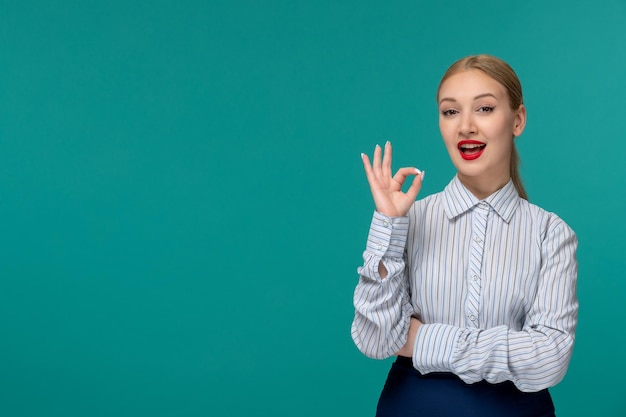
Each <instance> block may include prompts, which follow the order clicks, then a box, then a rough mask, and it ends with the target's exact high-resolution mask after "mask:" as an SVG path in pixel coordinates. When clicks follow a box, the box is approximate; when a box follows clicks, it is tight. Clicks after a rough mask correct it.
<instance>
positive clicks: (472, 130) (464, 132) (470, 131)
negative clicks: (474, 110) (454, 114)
mask: <svg viewBox="0 0 626 417" xmlns="http://www.w3.org/2000/svg"><path fill="white" fill-rule="evenodd" d="M460 122H461V123H460V124H459V137H463V138H467V137H470V136H473V135H475V134H476V125H475V124H474V118H473V117H472V114H471V112H466V113H465V114H463V115H462V117H461V119H460Z"/></svg>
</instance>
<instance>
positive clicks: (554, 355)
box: [413, 324, 574, 391]
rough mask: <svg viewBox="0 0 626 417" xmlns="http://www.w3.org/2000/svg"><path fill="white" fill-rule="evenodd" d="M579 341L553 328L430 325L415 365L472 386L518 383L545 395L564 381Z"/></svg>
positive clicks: (419, 341)
mask: <svg viewBox="0 0 626 417" xmlns="http://www.w3.org/2000/svg"><path fill="white" fill-rule="evenodd" d="M573 342H574V337H573V334H571V333H567V332H563V331H561V330H557V329H550V328H547V327H536V328H534V329H525V330H523V331H512V330H510V329H508V328H507V327H506V326H499V327H495V328H492V329H487V330H479V329H468V328H459V327H454V326H450V325H444V324H428V325H423V326H422V327H421V328H420V329H419V331H418V332H417V335H416V340H415V344H414V351H413V363H414V365H415V367H416V368H417V369H418V370H420V371H421V372H424V373H430V372H452V373H455V374H456V375H458V376H459V377H460V378H461V379H463V380H464V381H465V382H466V383H475V382H478V381H481V380H486V381H487V382H490V383H499V382H503V381H512V382H513V383H514V384H515V385H516V386H517V387H518V388H519V389H520V390H522V391H539V390H541V389H544V388H548V387H551V386H554V385H556V384H557V383H558V382H559V381H561V379H562V378H563V376H564V375H565V372H566V370H567V367H568V364H569V361H570V359H571V354H572V347H573Z"/></svg>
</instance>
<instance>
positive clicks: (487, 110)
mask: <svg viewBox="0 0 626 417" xmlns="http://www.w3.org/2000/svg"><path fill="white" fill-rule="evenodd" d="M494 108H495V107H494V106H481V107H479V108H478V112H479V113H491V112H492V111H493V109H494Z"/></svg>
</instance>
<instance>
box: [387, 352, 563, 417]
mask: <svg viewBox="0 0 626 417" xmlns="http://www.w3.org/2000/svg"><path fill="white" fill-rule="evenodd" d="M400 416H401V417H413V416H415V417H417V416H420V417H459V416H462V417H474V416H475V417H554V404H553V403H552V397H551V396H550V393H549V392H548V390H547V389H545V390H543V391H539V392H522V391H520V390H518V389H517V388H516V387H515V385H514V384H513V383H512V382H503V383H501V384H490V383H488V382H485V381H481V382H477V383H475V384H466V383H465V382H463V381H462V380H461V379H460V378H459V377H457V376H456V375H454V374H451V373H431V374H426V375H422V374H421V373H419V371H417V369H415V368H414V367H413V363H412V360H411V358H406V357H401V356H399V357H398V359H397V360H396V361H395V362H394V363H393V365H392V366H391V370H390V371H389V376H388V377H387V382H386V383H385V387H384V388H383V392H382V393H381V395H380V400H379V401H378V409H377V411H376V417H400Z"/></svg>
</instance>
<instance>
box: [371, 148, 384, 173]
mask: <svg viewBox="0 0 626 417" xmlns="http://www.w3.org/2000/svg"><path fill="white" fill-rule="evenodd" d="M381 153H382V149H381V148H380V145H376V147H375V148H374V163H373V164H372V165H373V166H372V170H373V172H374V175H376V176H377V177H379V178H380V176H381Z"/></svg>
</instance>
